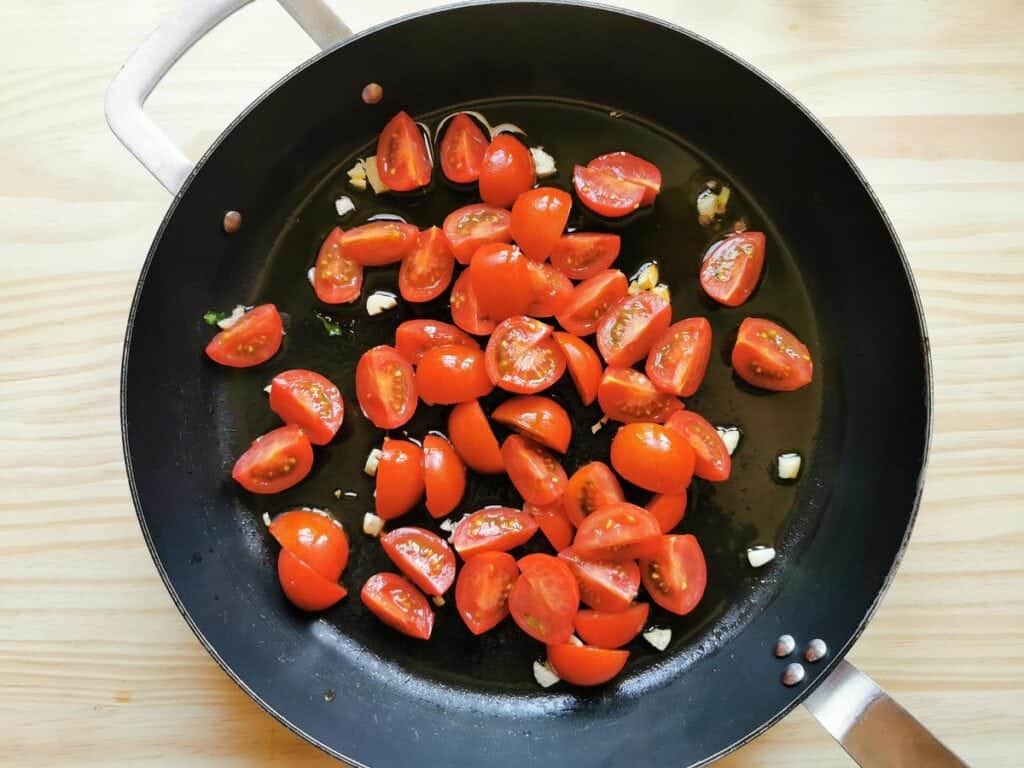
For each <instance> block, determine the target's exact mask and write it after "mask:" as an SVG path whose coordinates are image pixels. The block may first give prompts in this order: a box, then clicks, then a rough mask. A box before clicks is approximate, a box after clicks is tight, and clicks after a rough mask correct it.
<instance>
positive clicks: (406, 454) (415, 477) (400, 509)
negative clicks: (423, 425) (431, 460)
mask: <svg viewBox="0 0 1024 768" xmlns="http://www.w3.org/2000/svg"><path fill="white" fill-rule="evenodd" d="M375 487H376V496H375V498H374V503H375V505H376V508H377V516H378V517H381V518H383V519H384V520H393V519H395V518H396V517H401V516H402V515H404V514H405V513H406V512H408V511H409V510H410V509H412V508H413V507H415V506H416V504H417V503H418V502H419V500H420V498H422V496H423V491H424V484H423V449H422V448H420V447H419V446H418V445H416V443H412V442H409V441H408V440H392V439H391V438H390V437H385V438H384V444H383V445H382V446H381V455H380V459H379V460H378V461H377V484H376V486H375Z"/></svg>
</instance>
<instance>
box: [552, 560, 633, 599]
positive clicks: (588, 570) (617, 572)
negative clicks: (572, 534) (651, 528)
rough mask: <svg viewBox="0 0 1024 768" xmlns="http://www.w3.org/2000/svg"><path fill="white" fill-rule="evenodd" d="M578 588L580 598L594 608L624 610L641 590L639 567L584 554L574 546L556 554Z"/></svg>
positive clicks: (629, 563)
mask: <svg viewBox="0 0 1024 768" xmlns="http://www.w3.org/2000/svg"><path fill="white" fill-rule="evenodd" d="M558 556H559V557H560V558H562V559H563V560H564V561H565V562H566V563H567V564H568V566H569V567H570V568H571V569H572V572H573V575H574V576H575V577H576V581H577V582H578V583H579V587H580V598H581V599H582V600H583V602H584V603H586V604H587V605H589V606H590V607H591V608H593V609H594V610H597V611H608V612H612V613H615V612H618V611H625V610H627V609H628V608H629V606H630V604H632V602H633V601H634V600H635V599H636V596H637V593H638V592H639V591H640V566H638V565H637V564H636V563H634V562H633V561H632V560H622V561H619V562H615V561H612V560H594V559H591V558H587V557H583V556H582V555H581V554H580V553H579V552H577V551H576V549H575V548H573V547H570V548H569V549H566V550H563V551H561V552H559V553H558Z"/></svg>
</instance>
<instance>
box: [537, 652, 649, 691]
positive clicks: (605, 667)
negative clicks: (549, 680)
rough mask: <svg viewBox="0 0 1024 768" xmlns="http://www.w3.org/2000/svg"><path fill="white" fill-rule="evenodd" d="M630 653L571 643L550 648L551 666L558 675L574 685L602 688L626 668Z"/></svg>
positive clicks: (549, 659) (549, 660)
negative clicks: (601, 686)
mask: <svg viewBox="0 0 1024 768" xmlns="http://www.w3.org/2000/svg"><path fill="white" fill-rule="evenodd" d="M628 659H629V651H615V650H608V649H606V648H594V647H592V646H587V645H569V644H568V643H564V644H560V645H555V644H549V645H548V663H549V664H550V665H551V666H552V667H554V669H555V672H556V673H557V674H558V676H559V677H560V678H561V679H562V680H565V682H567V683H572V684H573V685H601V684H602V683H607V682H608V681H609V680H611V679H612V678H613V677H615V676H616V675H617V674H619V672H621V671H622V668H623V667H625V666H626V661H627V660H628Z"/></svg>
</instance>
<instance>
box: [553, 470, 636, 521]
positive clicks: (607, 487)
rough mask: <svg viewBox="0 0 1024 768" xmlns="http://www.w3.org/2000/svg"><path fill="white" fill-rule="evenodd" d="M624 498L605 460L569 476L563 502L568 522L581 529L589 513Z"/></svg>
mask: <svg viewBox="0 0 1024 768" xmlns="http://www.w3.org/2000/svg"><path fill="white" fill-rule="evenodd" d="M625 499H626V497H625V496H624V495H623V493H622V486H621V485H620V484H619V478H617V477H616V476H615V473H614V472H612V471H611V470H610V469H609V468H608V465H607V464H605V463H604V462H603V461H592V462H590V463H589V464H584V465H583V466H582V467H580V468H579V469H577V470H576V472H574V473H573V476H572V477H571V478H569V483H568V484H567V485H566V488H565V494H564V495H563V497H562V504H563V506H564V507H565V514H566V516H567V517H568V518H569V521H570V522H571V523H572V524H573V525H574V526H576V527H577V528H578V527H579V526H580V525H581V524H582V523H583V519H584V518H585V517H587V515H589V514H591V513H592V512H596V511H597V510H599V509H601V508H602V507H606V506H608V505H610V504H617V503H619V502H620V501H625Z"/></svg>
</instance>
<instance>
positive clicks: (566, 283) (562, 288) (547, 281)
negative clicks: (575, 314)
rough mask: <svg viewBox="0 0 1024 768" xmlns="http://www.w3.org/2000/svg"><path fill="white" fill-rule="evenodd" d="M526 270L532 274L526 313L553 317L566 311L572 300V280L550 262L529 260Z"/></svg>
mask: <svg viewBox="0 0 1024 768" xmlns="http://www.w3.org/2000/svg"><path fill="white" fill-rule="evenodd" d="M526 271H527V272H528V273H529V275H530V288H531V291H532V294H531V296H530V303H529V304H528V305H527V307H526V314H528V315H529V316H530V317H553V316H555V315H557V314H558V313H559V312H563V311H565V308H566V307H567V306H569V302H570V301H572V295H573V286H572V281H570V280H569V278H568V277H566V276H565V275H563V274H562V273H561V272H559V271H558V270H557V269H555V268H554V267H552V266H551V265H550V264H541V263H540V262H536V261H528V262H527V264H526Z"/></svg>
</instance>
